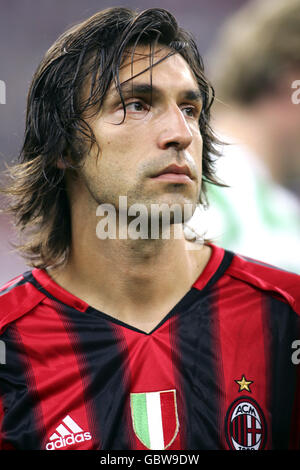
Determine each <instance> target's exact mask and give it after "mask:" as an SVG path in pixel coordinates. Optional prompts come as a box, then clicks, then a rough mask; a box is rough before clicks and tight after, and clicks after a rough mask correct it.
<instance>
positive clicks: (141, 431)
mask: <svg viewBox="0 0 300 470" xmlns="http://www.w3.org/2000/svg"><path fill="white" fill-rule="evenodd" d="M130 407H131V417H132V423H133V429H134V432H135V434H136V435H137V437H138V438H139V440H140V441H141V442H142V444H143V445H144V446H145V447H147V448H148V449H151V450H164V449H167V448H168V447H169V446H170V445H171V444H172V442H173V441H174V439H175V437H176V436H177V433H178V430H179V421H178V414H177V403H176V390H164V391H161V392H145V393H131V394H130Z"/></svg>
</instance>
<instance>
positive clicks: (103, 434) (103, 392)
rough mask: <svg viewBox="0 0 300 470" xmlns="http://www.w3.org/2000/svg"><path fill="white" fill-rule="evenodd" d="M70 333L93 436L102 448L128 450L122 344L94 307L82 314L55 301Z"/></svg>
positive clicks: (126, 389)
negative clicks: (91, 422)
mask: <svg viewBox="0 0 300 470" xmlns="http://www.w3.org/2000/svg"><path fill="white" fill-rule="evenodd" d="M56 308H57V311H59V312H60V313H61V315H62V320H63V321H64V325H65V327H66V330H67V331H68V333H69V335H70V336H69V337H70V340H71V343H72V345H73V350H74V353H75V354H76V358H77V362H78V365H79V370H80V374H81V378H82V382H83V392H84V396H85V402H86V406H87V411H88V417H89V419H90V420H92V421H93V422H94V428H93V429H91V434H92V439H93V441H95V439H97V440H98V442H100V447H99V449H101V450H128V449H130V448H131V447H130V445H131V444H130V436H129V434H130V433H129V432H128V429H127V420H126V416H125V415H124V409H125V407H126V406H127V405H128V403H127V402H126V400H128V396H129V393H128V391H129V387H126V385H124V382H125V384H126V379H125V381H124V377H126V369H127V368H128V364H126V363H124V362H123V354H122V351H121V349H122V344H121V340H120V338H118V337H117V335H116V333H115V330H114V327H113V325H111V324H110V322H108V321H106V320H105V319H103V318H101V316H100V315H97V312H96V311H95V310H93V309H91V308H90V309H88V310H87V312H85V313H82V312H79V311H77V310H75V309H73V308H71V307H68V306H64V305H63V304H57V306H56Z"/></svg>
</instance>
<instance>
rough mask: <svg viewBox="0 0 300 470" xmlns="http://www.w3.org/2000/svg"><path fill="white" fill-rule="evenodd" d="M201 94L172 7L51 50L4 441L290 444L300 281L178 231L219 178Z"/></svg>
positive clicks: (34, 122) (5, 315)
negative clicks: (137, 213) (27, 267)
mask: <svg viewBox="0 0 300 470" xmlns="http://www.w3.org/2000/svg"><path fill="white" fill-rule="evenodd" d="M211 96H212V95H211V88H210V86H209V84H208V82H207V80H206V78H205V76H204V73H203V65H202V61H201V59H200V56H199V54H198V51H197V48H196V46H195V43H194V41H193V40H192V38H191V37H190V35H189V34H188V33H186V32H185V31H183V30H182V29H180V28H179V27H178V26H177V23H176V20H175V19H174V17H173V16H172V15H171V14H170V13H168V12H167V11H165V10H161V9H151V10H147V11H145V12H141V13H139V14H138V13H136V12H132V11H130V10H128V9H124V8H113V9H109V10H106V11H104V12H100V13H97V14H96V15H94V16H93V17H91V18H90V19H88V20H87V21H86V22H84V23H82V24H80V25H78V26H76V27H74V28H72V29H71V30H70V31H68V32H67V33H65V34H64V35H63V36H62V37H61V38H59V39H58V41H57V42H56V43H55V44H54V45H53V46H52V47H51V49H50V50H49V51H48V53H47V54H46V56H45V58H44V60H43V61H42V63H41V65H40V67H39V68H38V70H37V72H36V74H35V76H34V78H33V82H32V85H31V88H30V91H29V96H28V113H27V123H26V133H25V141H24V146H23V150H22V155H21V162H20V163H19V165H17V166H16V167H14V168H12V169H11V173H12V175H13V181H12V184H11V186H10V188H8V189H7V190H6V192H8V193H10V194H13V195H14V201H13V203H12V204H11V211H12V212H14V213H15V215H16V220H17V224H18V226H19V227H20V229H21V230H22V231H24V232H25V231H26V232H27V233H29V234H28V235H27V238H26V239H25V241H23V244H22V245H21V246H20V249H21V250H22V251H23V253H24V254H25V255H26V256H27V258H28V259H29V260H30V264H31V266H33V267H34V268H33V269H32V270H30V271H28V272H27V273H25V274H23V275H22V276H20V277H19V278H17V279H14V280H12V281H10V282H9V283H7V284H6V285H5V286H4V287H3V288H2V291H1V296H0V311H1V323H0V327H1V340H2V342H3V343H2V344H3V345H5V348H6V349H5V353H6V361H5V363H4V364H2V365H1V376H0V391H1V410H2V420H1V422H2V424H1V442H2V444H1V446H2V448H3V449H7V448H11V449H46V450H55V449H63V450H66V449H79V450H80V449H81V450H84V449H104V450H113V449H118V450H124V449H140V450H147V449H155V450H163V449H168V450H174V449H177V450H185V449H195V450H197V449H263V448H266V449H270V448H288V447H298V446H299V424H298V423H299V419H298V411H297V410H298V408H297V407H298V401H297V400H296V396H297V395H296V392H297V373H298V368H297V365H296V363H297V343H295V341H297V339H298V338H299V332H300V331H299V326H300V322H299V317H298V313H299V277H298V276H297V275H294V274H290V273H287V272H282V271H280V270H277V269H274V268H271V267H266V266H263V265H260V264H258V263H254V262H252V261H250V260H246V259H243V258H241V257H237V256H235V255H234V254H233V253H231V252H225V251H224V250H223V249H221V248H217V247H216V246H214V245H212V244H210V243H209V242H207V241H205V242H204V243H202V244H201V243H197V242H195V241H188V240H186V239H185V238H184V236H183V222H184V221H185V220H187V219H188V217H190V215H191V214H190V215H189V214H188V215H186V212H185V209H186V208H189V209H191V213H192V212H193V211H194V210H195V207H196V206H197V204H198V203H199V202H200V203H202V202H203V201H204V200H205V198H204V196H205V194H204V192H205V182H206V181H209V182H212V183H215V184H217V180H216V179H215V177H214V173H213V161H214V158H215V155H216V152H215V151H214V144H215V142H216V141H215V139H214V136H213V133H212V131H211V130H210V127H209V109H210V106H211V103H212V98H211ZM88 144H89V145H88ZM125 197H126V206H125V205H124V199H122V198H125ZM136 204H138V207H139V209H140V212H141V214H142V216H141V217H140V218H139V222H140V223H139V225H140V227H139V228H140V230H139V233H140V235H139V236H137V234H138V233H137V232H138V231H137V230H134V229H133V228H134V227H135V224H136V219H135V218H134V215H135V214H134V209H136ZM157 205H158V206H159V207H160V208H161V211H160V213H159V214H158V217H153V209H154V208H156V207H157ZM173 206H175V208H176V209H177V210H175V211H173V213H172V214H170V213H169V214H168V208H170V209H171V208H173ZM113 209H114V210H115V215H116V217H115V219H114V218H112V220H115V222H116V226H115V227H113V228H112V225H111V219H109V218H107V216H106V214H107V213H112V214H113ZM170 212H171V211H170ZM178 213H179V216H180V217H179V222H178V217H177V216H178ZM145 214H146V215H145ZM167 215H169V216H170V218H169V223H168V220H167V219H166V216H167ZM164 217H165V218H164ZM166 220H167V222H166ZM157 222H158V227H157V226H156V228H157V230H156V231H153V228H155V227H154V225H155V224H156V223H157ZM104 229H105V230H104ZM178 229H179V230H178ZM293 346H294V347H295V346H296V349H295V350H294V349H293V348H292V347H293ZM293 354H294V356H293ZM283 383H284V387H282V384H283Z"/></svg>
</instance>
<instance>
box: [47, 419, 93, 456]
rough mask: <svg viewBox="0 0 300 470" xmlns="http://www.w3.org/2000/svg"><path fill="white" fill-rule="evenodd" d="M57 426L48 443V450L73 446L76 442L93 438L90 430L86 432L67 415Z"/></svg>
mask: <svg viewBox="0 0 300 470" xmlns="http://www.w3.org/2000/svg"><path fill="white" fill-rule="evenodd" d="M62 422H63V424H60V425H59V426H57V428H56V430H55V431H56V432H54V433H53V434H52V435H51V436H50V439H49V442H48V443H47V445H46V450H55V449H61V448H64V447H68V446H72V445H74V444H76V443H80V442H83V441H89V440H91V438H92V436H91V434H90V433H89V432H84V431H83V429H81V427H80V426H78V424H77V423H75V421H74V420H73V419H72V418H71V416H69V415H67V416H66V417H65V418H64V419H63V420H62Z"/></svg>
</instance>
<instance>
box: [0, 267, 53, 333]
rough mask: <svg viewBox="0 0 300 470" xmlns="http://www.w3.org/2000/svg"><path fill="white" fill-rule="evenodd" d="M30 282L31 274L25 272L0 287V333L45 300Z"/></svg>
mask: <svg viewBox="0 0 300 470" xmlns="http://www.w3.org/2000/svg"><path fill="white" fill-rule="evenodd" d="M31 280H32V273H31V271H27V272H26V273H24V274H21V275H20V276H17V277H15V278H14V279H12V280H10V281H9V282H7V283H6V284H4V285H3V286H2V287H0V333H2V331H3V329H4V328H5V327H6V326H7V325H8V324H9V323H11V322H13V321H15V320H17V319H18V318H20V317H22V316H23V315H25V314H26V313H28V312H30V310H32V309H33V308H34V307H35V306H36V305H38V304H39V303H40V302H41V301H42V300H43V299H44V298H45V293H43V292H41V291H40V290H39V289H37V287H35V286H34V284H33V283H32V282H31Z"/></svg>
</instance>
